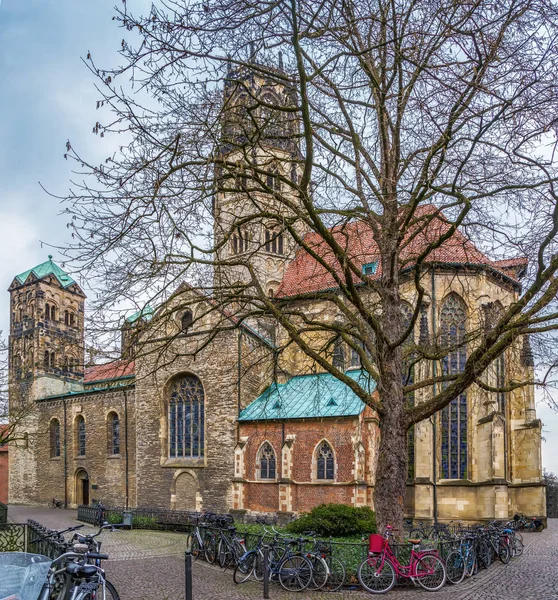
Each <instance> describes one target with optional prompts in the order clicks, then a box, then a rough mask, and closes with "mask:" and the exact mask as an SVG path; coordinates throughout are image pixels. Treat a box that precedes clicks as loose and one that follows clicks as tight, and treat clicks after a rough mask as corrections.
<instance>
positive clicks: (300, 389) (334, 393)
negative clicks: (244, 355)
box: [238, 370, 376, 421]
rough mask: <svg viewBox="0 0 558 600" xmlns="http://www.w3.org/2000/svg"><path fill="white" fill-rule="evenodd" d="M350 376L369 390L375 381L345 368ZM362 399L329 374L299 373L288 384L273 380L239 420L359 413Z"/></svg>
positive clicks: (361, 408)
mask: <svg viewBox="0 0 558 600" xmlns="http://www.w3.org/2000/svg"><path fill="white" fill-rule="evenodd" d="M346 374H347V375H348V376H349V377H351V378H352V379H354V380H356V381H358V382H359V384H360V385H361V386H362V387H363V388H365V389H367V390H368V391H369V393H372V392H373V391H374V390H375V389H376V382H375V381H373V380H372V379H370V376H369V375H368V373H366V372H365V371H362V370H356V371H348V372H347V373H346ZM364 407H365V404H364V402H363V401H362V400H361V399H360V398H359V397H358V396H357V395H356V394H355V393H354V392H353V391H352V390H351V389H350V388H349V387H348V386H347V385H345V384H344V383H342V382H341V381H339V379H336V378H335V377H333V375H330V374H329V373H319V374H316V375H298V376H296V377H292V378H291V379H289V381H287V383H279V384H278V383H273V384H272V385H270V386H269V387H268V388H267V390H265V392H264V393H263V394H261V395H260V396H259V397H258V398H256V399H255V400H254V401H253V402H252V403H251V404H249V405H248V406H247V407H246V408H245V409H244V410H243V411H242V412H241V413H240V416H239V417H238V420H239V421H268V420H276V419H314V418H320V417H348V416H355V415H359V414H360V413H361V412H362V411H363V410H364Z"/></svg>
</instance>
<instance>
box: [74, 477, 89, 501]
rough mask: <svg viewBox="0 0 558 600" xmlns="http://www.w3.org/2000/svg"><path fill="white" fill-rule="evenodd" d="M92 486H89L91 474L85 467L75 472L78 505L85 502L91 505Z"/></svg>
mask: <svg viewBox="0 0 558 600" xmlns="http://www.w3.org/2000/svg"><path fill="white" fill-rule="evenodd" d="M89 492H90V487H89V474H88V473H87V471H86V470H85V469H78V470H77V471H76V474H75V496H74V497H75V499H76V505H78V506H79V505H80V504H83V505H85V506H88V505H89V502H90V497H89Z"/></svg>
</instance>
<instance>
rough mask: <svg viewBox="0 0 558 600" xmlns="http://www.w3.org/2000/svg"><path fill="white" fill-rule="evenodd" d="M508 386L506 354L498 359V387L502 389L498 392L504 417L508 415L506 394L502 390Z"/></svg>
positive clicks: (499, 407)
mask: <svg viewBox="0 0 558 600" xmlns="http://www.w3.org/2000/svg"><path fill="white" fill-rule="evenodd" d="M505 385H506V358H505V356H504V354H503V353H502V354H500V356H499V357H498V358H497V359H496V387H497V388H500V389H499V390H498V392H497V395H498V411H499V412H501V413H502V414H503V415H504V416H505V415H506V392H503V391H502V390H501V388H503V387H505Z"/></svg>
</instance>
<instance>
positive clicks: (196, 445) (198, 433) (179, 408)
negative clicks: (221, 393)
mask: <svg viewBox="0 0 558 600" xmlns="http://www.w3.org/2000/svg"><path fill="white" fill-rule="evenodd" d="M169 396H170V398H169V456H170V457H171V458H203V456H204V418H205V414H204V410H205V408H204V393H203V386H202V384H201V381H200V380H199V379H198V378H197V377H196V376H195V375H185V376H183V377H180V378H178V379H175V380H174V381H173V382H172V385H171V387H170V391H169Z"/></svg>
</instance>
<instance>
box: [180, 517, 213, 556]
mask: <svg viewBox="0 0 558 600" xmlns="http://www.w3.org/2000/svg"><path fill="white" fill-rule="evenodd" d="M207 518H208V516H207V515H200V516H199V517H197V518H196V526H195V528H194V531H193V532H191V533H189V534H188V535H187V536H186V548H188V549H189V551H190V552H191V554H192V556H193V557H194V558H199V557H200V556H201V555H202V554H203V555H204V556H205V559H206V560H207V562H208V563H214V562H215V557H216V555H217V548H216V543H215V537H214V536H213V534H212V533H211V532H210V531H209V530H207V529H206V530H205V531H203V534H202V529H205V528H207V527H208V526H209V525H208V524H207V523H205V522H204V521H205V519H207Z"/></svg>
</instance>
